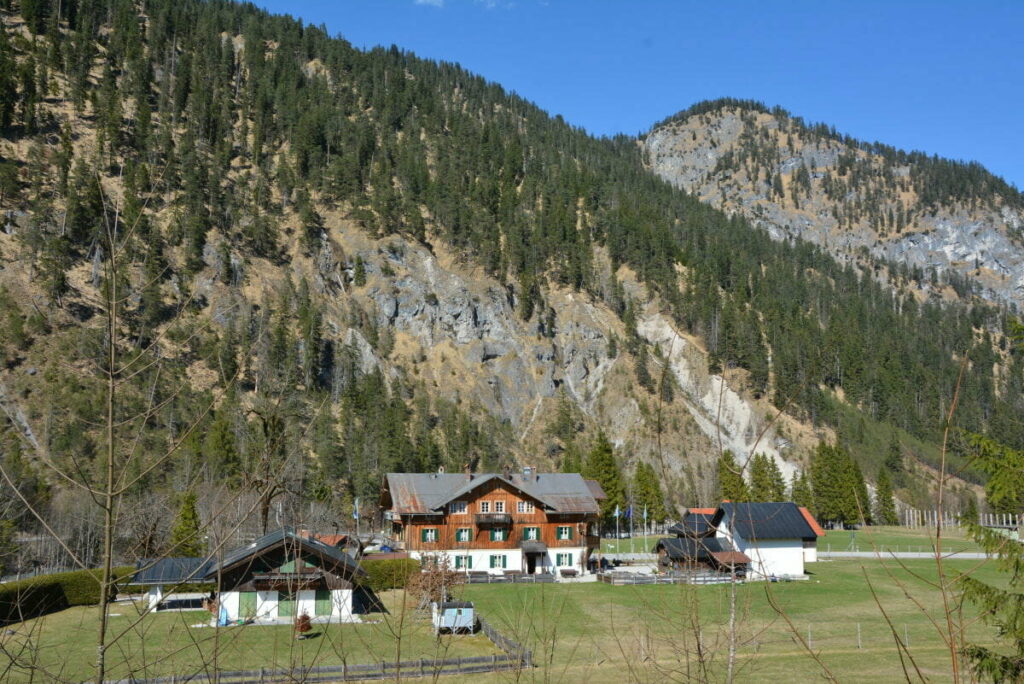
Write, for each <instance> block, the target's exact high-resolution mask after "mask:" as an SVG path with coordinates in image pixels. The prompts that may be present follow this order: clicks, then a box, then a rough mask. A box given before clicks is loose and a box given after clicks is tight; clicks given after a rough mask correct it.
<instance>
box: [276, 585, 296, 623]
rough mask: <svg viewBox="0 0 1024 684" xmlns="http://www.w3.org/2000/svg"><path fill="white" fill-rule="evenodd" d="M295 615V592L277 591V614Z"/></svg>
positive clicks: (283, 615) (281, 615)
mask: <svg viewBox="0 0 1024 684" xmlns="http://www.w3.org/2000/svg"><path fill="white" fill-rule="evenodd" d="M294 615H295V594H294V593H291V592H285V591H279V592H278V593H277V616H278V617H292V616H294Z"/></svg>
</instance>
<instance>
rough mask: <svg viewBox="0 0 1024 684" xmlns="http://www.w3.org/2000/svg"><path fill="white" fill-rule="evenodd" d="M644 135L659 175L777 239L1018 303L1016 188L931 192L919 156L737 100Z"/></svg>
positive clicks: (1021, 261) (1021, 251) (1021, 256)
mask: <svg viewBox="0 0 1024 684" xmlns="http://www.w3.org/2000/svg"><path fill="white" fill-rule="evenodd" d="M642 144H643V146H644V149H645V151H646V154H647V160H648V163H649V166H650V168H651V169H653V170H654V171H655V172H656V173H658V174H659V175H660V176H662V177H663V178H665V179H666V180H667V181H669V182H671V183H672V184H673V185H675V186H677V187H680V188H683V189H684V190H686V191H688V192H690V193H693V194H695V195H697V196H699V197H700V198H701V199H703V200H705V201H707V202H710V203H711V204H713V205H714V206H716V207H719V208H721V209H723V210H726V211H731V212H739V213H741V214H742V215H744V216H746V217H747V218H749V219H750V220H752V221H754V222H755V223H756V224H758V225H760V226H761V227H763V228H765V229H766V230H768V231H769V232H770V233H771V235H772V236H773V237H775V238H777V239H780V240H782V239H786V238H788V237H800V238H803V239H805V240H809V241H811V242H814V243H816V244H819V245H821V246H822V247H824V248H826V249H827V250H829V251H830V252H831V253H832V254H834V255H836V256H837V257H838V258H840V259H845V260H851V261H853V260H857V259H863V258H864V257H865V256H867V257H871V258H876V259H883V260H886V261H890V262H893V263H897V264H904V265H906V266H907V267H908V269H909V272H910V273H911V275H912V277H914V278H915V279H917V280H918V281H919V283H920V285H921V287H922V288H923V289H925V290H930V291H940V292H941V291H943V290H944V286H945V285H946V284H948V283H950V282H951V281H956V279H957V278H958V277H959V278H960V279H966V280H967V281H969V282H971V283H974V284H976V289H977V291H978V293H979V294H980V295H982V296H984V297H986V298H988V299H990V300H993V301H1001V302H1010V303H1014V304H1017V305H1020V304H1022V303H1024V242H1022V232H1021V228H1022V225H1024V214H1022V212H1021V209H1020V208H1019V203H1018V202H1016V199H1017V195H1019V193H1017V194H1016V195H1014V197H1004V196H1000V195H993V196H991V197H987V198H985V199H983V200H979V199H978V198H971V199H970V200H967V199H963V198H960V199H958V198H956V197H954V196H949V197H945V198H941V199H940V200H938V201H934V200H933V199H932V198H925V197H923V196H922V193H920V192H919V190H918V188H917V187H915V184H914V183H913V181H912V178H913V176H914V175H915V173H916V172H917V171H918V169H916V168H913V167H914V164H915V163H917V162H914V161H908V160H906V159H900V158H893V157H886V156H885V155H883V154H879V153H877V152H875V151H872V150H871V149H864V148H861V147H858V146H855V145H853V144H851V143H850V142H849V141H847V140H843V139H841V138H838V136H835V135H834V134H833V135H828V134H822V133H820V132H818V131H816V130H814V129H812V128H809V127H807V126H805V125H803V124H802V123H801V122H799V121H797V120H794V119H792V118H790V117H788V116H782V115H780V114H778V113H776V112H767V111H756V110H748V109H744V108H742V107H729V106H726V107H722V108H719V109H717V110H713V111H710V112H703V113H699V114H693V115H691V116H682V117H680V118H678V119H677V120H674V121H672V122H670V123H667V124H664V125H661V126H659V127H656V128H655V129H653V130H652V131H651V132H650V133H649V134H648V135H647V136H646V138H645V139H644V140H643V143H642ZM954 182H955V181H954ZM965 184H966V181H965ZM1004 194H1009V195H1012V194H1014V193H1012V192H1009V193H1004ZM915 269H916V271H915ZM954 284H956V283H955V282H954ZM956 289H958V290H960V293H961V294H963V288H962V287H957V288H956ZM946 293H947V294H950V292H949V291H948V290H946Z"/></svg>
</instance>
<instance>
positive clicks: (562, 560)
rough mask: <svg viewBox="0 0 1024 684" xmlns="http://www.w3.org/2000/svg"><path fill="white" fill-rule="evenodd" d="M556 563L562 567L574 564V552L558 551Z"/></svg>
mask: <svg viewBox="0 0 1024 684" xmlns="http://www.w3.org/2000/svg"><path fill="white" fill-rule="evenodd" d="M555 565H557V566H558V567H560V568H565V567H570V566H572V554H571V553H556V554H555Z"/></svg>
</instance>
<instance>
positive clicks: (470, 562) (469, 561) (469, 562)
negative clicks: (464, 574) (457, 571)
mask: <svg viewBox="0 0 1024 684" xmlns="http://www.w3.org/2000/svg"><path fill="white" fill-rule="evenodd" d="M466 569H467V570H472V569H473V557H472V556H466Z"/></svg>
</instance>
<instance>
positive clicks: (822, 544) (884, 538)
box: [818, 525, 981, 553]
mask: <svg viewBox="0 0 1024 684" xmlns="http://www.w3.org/2000/svg"><path fill="white" fill-rule="evenodd" d="M851 542H852V547H851ZM934 544H935V530H934V529H928V528H917V529H909V528H906V527H885V526H881V525H879V526H872V527H864V528H861V529H859V530H832V531H829V532H828V533H827V534H826V535H825V536H824V537H819V538H818V550H819V551H825V550H827V549H829V548H831V549H832V550H833V551H846V550H854V551H874V550H878V551H924V552H930V551H932V550H933V549H934ZM942 549H943V552H945V553H953V552H956V551H981V548H980V547H979V546H978V545H977V544H975V543H974V542H973V541H971V540H970V539H968V538H967V537H966V536H965V535H964V533H963V532H962V531H960V530H958V529H946V530H943V531H942Z"/></svg>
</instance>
